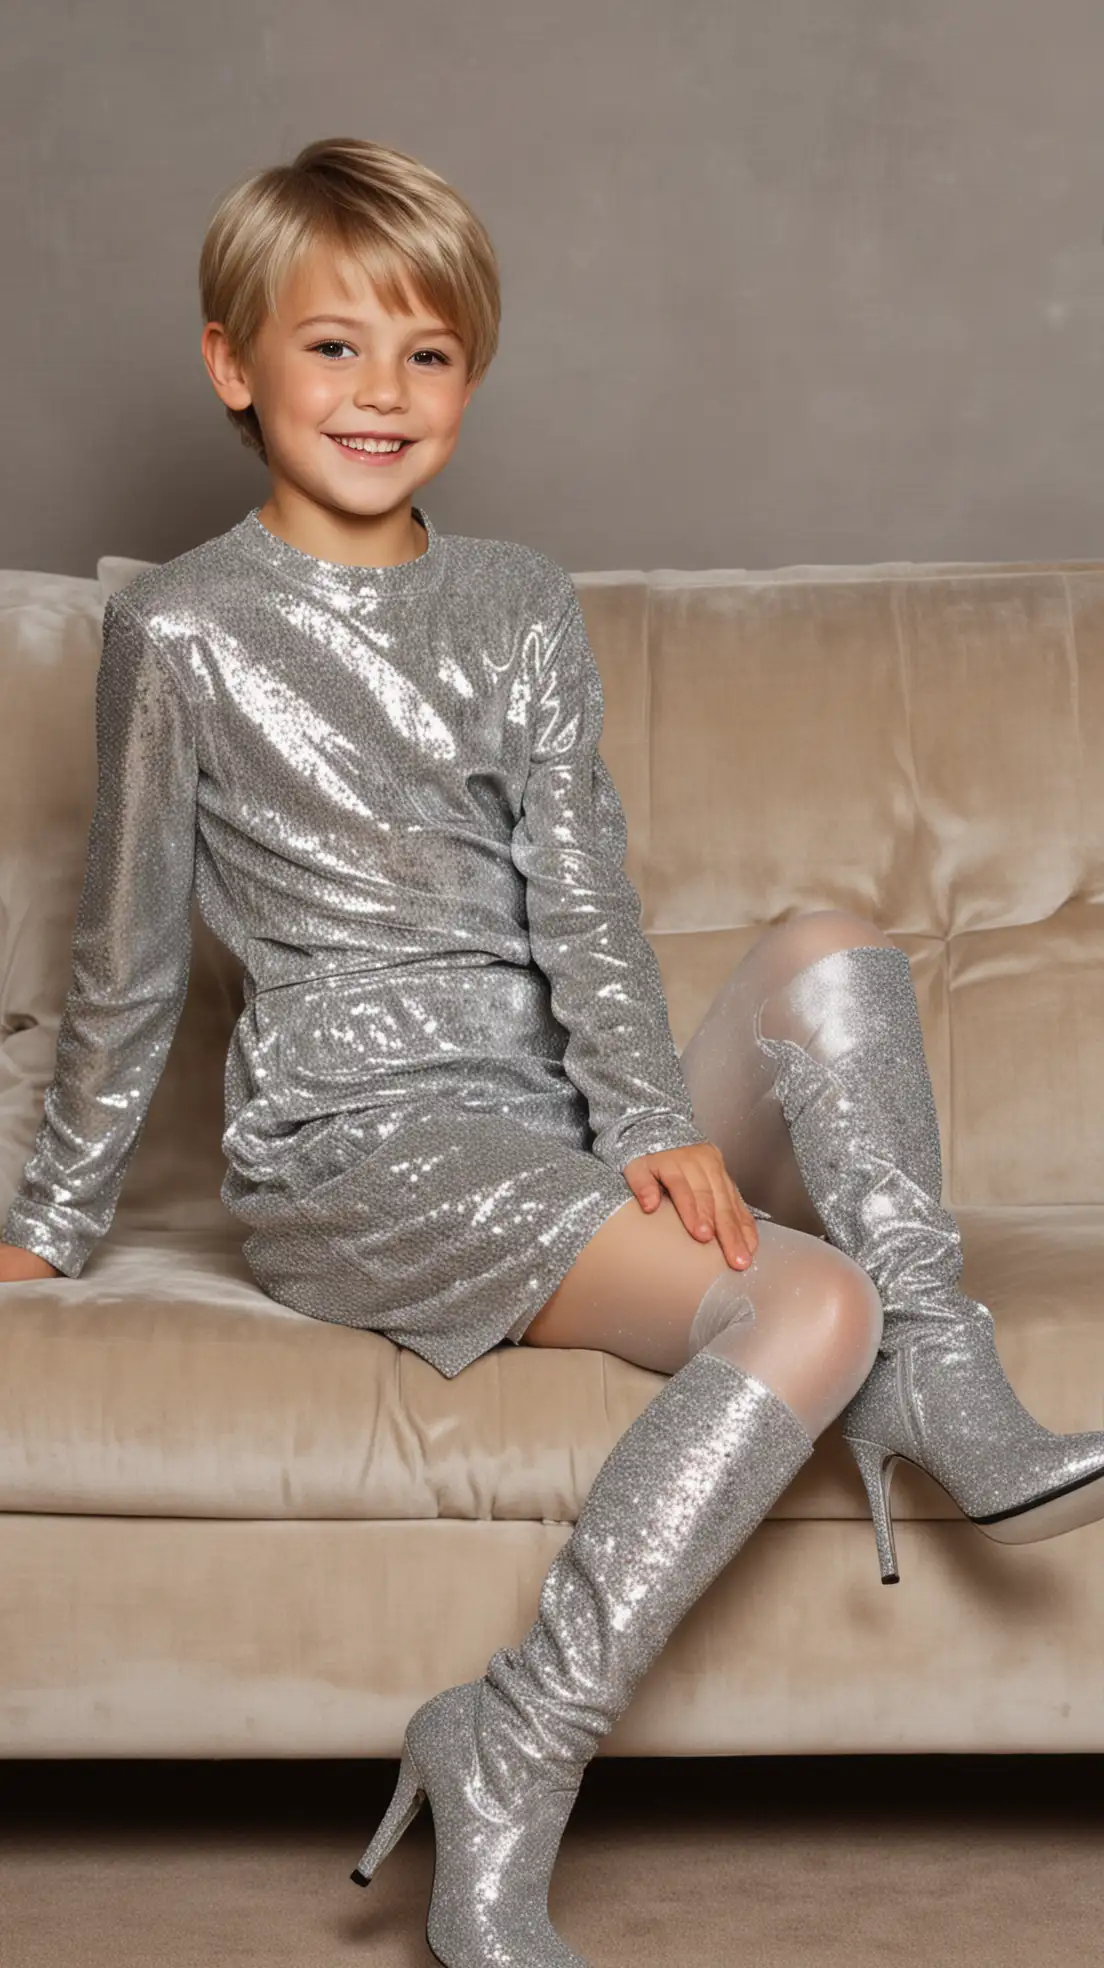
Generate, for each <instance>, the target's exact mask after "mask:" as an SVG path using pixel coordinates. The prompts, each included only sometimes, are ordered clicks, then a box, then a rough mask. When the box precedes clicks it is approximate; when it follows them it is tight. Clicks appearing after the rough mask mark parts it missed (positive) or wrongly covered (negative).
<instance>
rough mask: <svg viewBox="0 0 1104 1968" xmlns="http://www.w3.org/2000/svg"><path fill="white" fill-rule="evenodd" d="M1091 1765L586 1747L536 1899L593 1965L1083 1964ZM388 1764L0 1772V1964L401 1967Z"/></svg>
mask: <svg viewBox="0 0 1104 1968" xmlns="http://www.w3.org/2000/svg"><path fill="white" fill-rule="evenodd" d="M1102 1764H1104V1759H1101V1758H1097V1757H1093V1758H1090V1757H1084V1758H1075V1757H1070V1758H1064V1759H1063V1758H1059V1757H1054V1758H1051V1757H1038V1758H1029V1757H1012V1758H1002V1757H994V1758H972V1759H967V1758H957V1757H925V1758H921V1757H913V1758H907V1757H891V1758H848V1759H843V1758H841V1759H838V1760H833V1759H829V1758H811V1759H793V1760H790V1759H781V1758H780V1759H754V1760H747V1761H738V1760H730V1759H727V1758H726V1759H723V1760H722V1759H718V1760H710V1761H700V1762H691V1761H685V1762H683V1761H679V1762H674V1761H671V1762H666V1761H659V1760H657V1761H640V1762H637V1761H632V1760H628V1759H626V1760H623V1761H617V1760H614V1759H612V1758H610V1759H599V1761H598V1762H597V1763H595V1764H593V1765H592V1766H591V1768H590V1770H589V1771H588V1773H587V1777H586V1782H585V1784H584V1788H583V1792H582V1795H581V1797H580V1800H579V1803H578V1805H577V1807H576V1810H575V1813H574V1815H573V1817H572V1820H571V1823H570V1825H569V1828H568V1833H567V1837H566V1839H565V1841H564V1844H563V1847H562V1849H561V1854H560V1859H559V1863H558V1865H557V1868H556V1873H555V1878H554V1881H553V1887H552V1896H551V1906H552V1912H553V1915H554V1917H555V1918H556V1919H557V1921H558V1923H559V1925H560V1927H561V1930H562V1932H563V1934H564V1937H565V1939H567V1940H569V1941H570V1942H571V1943H572V1944H573V1945H574V1946H575V1947H577V1948H578V1949H579V1950H580V1951H581V1952H583V1953H585V1954H586V1955H587V1957H588V1958H589V1959H590V1960H591V1961H592V1962H593V1963H594V1968H629V1964H631V1965H632V1968H682V1964H686V1968H691V1965H692V1968H744V1964H746V1968H795V1965H796V1964H800V1968H805V1964H809V1968H814V1964H818V1963H823V1964H825V1968H874V1964H883V1963H893V1964H895V1968H960V1964H961V1968H1090V1964H1091V1968H1101V1963H1102V1962H1104V1884H1102V1879H1104V1839H1102V1833H1104V1804H1102V1799H1101V1777H1102V1775H1104V1769H1102ZM395 1767H396V1766H395V1765H393V1764H378V1763H368V1764H355V1763H290V1762H285V1763H247V1762H230V1763H186V1762H179V1763H176V1762H174V1763H141V1762H126V1763H111V1762H100V1763H75V1764H64V1763H10V1762H9V1763H6V1764H0V1838H2V1841H3V1845H2V1865H0V1963H2V1964H3V1968H236V1965H237V1964H244V1963H250V1964H252V1963H258V1964H264V1968H285V1964H287V1968H291V1965H292V1964H294V1968H331V1964H344V1963H350V1964H352V1963H355V1962H360V1961H370V1962H372V1963H373V1965H374V1968H375V1965H376V1964H378V1968H425V1964H430V1963H431V1961H432V1957H431V1956H430V1954H429V1950H428V1948H427V1947H426V1944H425V1933H424V1926H425V1907H426V1901H427V1898H428V1893H429V1887H430V1880H431V1875H432V1863H433V1861H432V1830H431V1823H430V1819H429V1814H428V1812H427V1811H423V1813H422V1815H421V1817H420V1818H419V1819H418V1820H417V1822H416V1824H415V1825H414V1826H413V1827H412V1829H411V1830H410V1831H409V1832H408V1833H407V1835H406V1837H405V1838H404V1839H403V1840H402V1842H401V1843H400V1845H399V1846H398V1847H397V1848H396V1850H395V1852H394V1853H393V1854H392V1855H391V1857H390V1858H389V1859H388V1860H387V1862H386V1864H385V1865H384V1866H383V1867H382V1868H381V1870H380V1872H379V1874H378V1876H377V1878H376V1880H375V1881H374V1882H373V1884H372V1885H371V1886H370V1887H368V1888H367V1889H366V1890H361V1889H358V1888H357V1887H356V1886H354V1885H353V1883H352V1881H351V1880H350V1879H349V1877H348V1875H349V1872H350V1871H351V1869H352V1867H353V1866H354V1865H355V1863H356V1861H357V1859H358V1858H359V1857H360V1854H361V1851H362V1850H363V1848H364V1845H365V1844H366V1843H367V1840H368V1837H369V1835H370V1833H371V1832H372V1830H373V1829H374V1826H375V1821H376V1819H377V1817H378V1816H379V1814H380V1812H381V1811H382V1809H383V1806H384V1804H385V1803H386V1799H387V1796H388V1794H389V1790H390V1784H391V1782H392V1781H393V1776H394V1770H395Z"/></svg>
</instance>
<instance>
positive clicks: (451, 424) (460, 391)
mask: <svg viewBox="0 0 1104 1968" xmlns="http://www.w3.org/2000/svg"><path fill="white" fill-rule="evenodd" d="M426 398H427V400H426V402H425V418H426V425H427V427H428V428H429V429H431V430H433V431H435V432H439V433H440V435H441V436H442V437H447V436H450V435H452V434H453V433H454V432H455V431H456V429H457V428H458V426H459V423H460V419H461V417H462V416H463V414H464V384H463V382H462V381H461V380H457V381H456V382H455V383H454V382H453V381H452V379H451V377H450V378H448V380H447V381H444V382H441V383H439V384H438V387H437V389H436V390H434V391H432V392H429V391H427V392H426Z"/></svg>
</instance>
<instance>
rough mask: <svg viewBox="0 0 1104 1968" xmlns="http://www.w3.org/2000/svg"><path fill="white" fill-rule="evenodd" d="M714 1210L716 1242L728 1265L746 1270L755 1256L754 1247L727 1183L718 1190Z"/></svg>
mask: <svg viewBox="0 0 1104 1968" xmlns="http://www.w3.org/2000/svg"><path fill="white" fill-rule="evenodd" d="M716 1210H717V1219H716V1220H717V1242H718V1243H719V1244H720V1247H721V1249H722V1250H723V1252H724V1254H725V1257H726V1258H727V1260H728V1262H729V1264H735V1265H736V1266H737V1267H738V1268H739V1269H740V1270H746V1268H747V1266H748V1265H749V1264H750V1263H751V1260H752V1258H753V1257H754V1256H755V1245H754V1243H753V1242H752V1240H751V1238H750V1237H749V1236H748V1235H747V1231H746V1228H745V1225H744V1222H743V1220H742V1216H741V1212H740V1211H739V1209H738V1208H737V1207H736V1203H735V1202H734V1201H733V1199H732V1197H731V1196H730V1194H729V1189H728V1185H727V1183H726V1184H725V1185H723V1186H722V1187H720V1188H718V1191H717V1198H716Z"/></svg>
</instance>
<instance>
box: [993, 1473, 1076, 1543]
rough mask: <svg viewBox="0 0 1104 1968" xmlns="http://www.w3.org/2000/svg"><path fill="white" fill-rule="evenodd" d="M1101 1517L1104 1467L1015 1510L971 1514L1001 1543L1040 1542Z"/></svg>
mask: <svg viewBox="0 0 1104 1968" xmlns="http://www.w3.org/2000/svg"><path fill="white" fill-rule="evenodd" d="M1101 1517H1104V1470H1096V1471H1095V1472H1094V1474H1093V1475H1091V1476H1084V1477H1082V1478H1081V1480H1080V1481H1079V1482H1077V1483H1072V1484H1071V1485H1070V1487H1069V1488H1068V1489H1066V1490H1059V1492H1058V1493H1057V1495H1056V1496H1048V1497H1042V1498H1041V1499H1040V1500H1039V1502H1037V1503H1024V1504H1020V1506H1019V1507H1018V1509H1016V1510H1007V1511H1002V1512H1000V1513H999V1514H996V1515H994V1516H992V1517H971V1519H970V1522H971V1524H976V1525H977V1527H978V1530H979V1531H984V1533H985V1535H986V1537H989V1538H993V1539H995V1541H996V1543H998V1544H1041V1543H1042V1542H1043V1540H1044V1539H1045V1538H1052V1537H1060V1536H1061V1535H1062V1532H1063V1531H1076V1530H1080V1529H1081V1527H1082V1526H1083V1525H1085V1524H1094V1523H1096V1522H1097V1520H1098V1519H1099V1518H1101Z"/></svg>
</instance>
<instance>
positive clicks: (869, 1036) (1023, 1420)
mask: <svg viewBox="0 0 1104 1968" xmlns="http://www.w3.org/2000/svg"><path fill="white" fill-rule="evenodd" d="M762 1015H765V1016H766V1018H767V1021H768V1022H769V1023H770V1024H772V1025H775V1026H777V1025H779V1024H783V1025H792V1026H793V1028H794V1030H795V1032H798V1033H800V1035H801V1036H800V1043H799V1042H798V1041H797V1040H796V1039H793V1038H781V1037H777V1036H773V1037H771V1036H767V1035H766V1034H765V1033H764V1032H763V1031H762V1029H761V1026H760V1028H758V1029H757V1032H756V1037H757V1039H758V1042H759V1044H760V1045H761V1046H762V1047H763V1048H764V1049H765V1050H766V1051H767V1052H768V1053H769V1054H771V1055H772V1057H773V1058H774V1060H775V1062H776V1065H777V1072H778V1077H777V1079H776V1081H775V1091H776V1093H777V1096H778V1099H779V1101H780V1102H781V1106H782V1111H783V1113H784V1115H785V1117H786V1122H787V1125H788V1127H789V1131H790V1136H791V1139H792V1141H793V1147H794V1153H795V1155H796V1158H797V1162H798V1166H799V1168H800V1170H801V1174H802V1178H803V1180H804V1183H805V1187H806V1189H807V1190H808V1192H809V1195H810V1197H811V1199H812V1201H813V1204H814V1206H815V1208H816V1210H817V1211H818V1213H819V1215H820V1219H821V1221H822V1223H823V1224H824V1227H825V1229H826V1230H827V1232H828V1235H829V1237H830V1238H831V1240H832V1242H833V1243H834V1244H838V1245H839V1247H840V1249H841V1250H845V1251H846V1252H847V1253H848V1255H849V1256H851V1257H853V1258H855V1259H856V1261H857V1262H858V1263H859V1264H861V1265H862V1267H863V1269H864V1270H865V1271H866V1272H868V1274H869V1275H870V1277H871V1278H872V1279H873V1280H874V1283H875V1284H876V1285H877V1287H878V1290H879V1292H880V1294H881V1298H882V1307H883V1312H884V1317H885V1330H884V1334H883V1339H882V1344H881V1347H880V1349H879V1357H878V1359H877V1360H876V1362H875V1364H874V1368H873V1370H872V1372H871V1373H870V1375H869V1377H868V1378H867V1380H866V1381H865V1382H864V1384H863V1386H862V1387H861V1388H860V1390H859V1392H858V1394H856V1396H855V1397H854V1399H853V1400H852V1401H851V1402H850V1403H849V1405H848V1406H847V1407H846V1408H845V1409H844V1411H843V1413H842V1415H841V1416H840V1426H841V1428H842V1430H843V1433H844V1436H845V1438H846V1440H847V1443H848V1446H849V1448H850V1450H851V1452H852V1454H853V1456H854V1458H855V1461H856V1462H857V1464H858V1466H859V1471H860V1473H861V1475H862V1478H863V1482H864V1484H865V1486H866V1492H867V1495H868V1497H869V1499H870V1508H871V1515H872V1517H873V1520H874V1531H875V1536H876V1538H877V1544H878V1559H879V1563H880V1565H881V1572H882V1579H883V1581H884V1582H885V1584H887V1585H893V1584H895V1583H896V1582H897V1580H898V1578H899V1576H900V1575H899V1572H898V1569H897V1556H896V1550H895V1545H894V1537H893V1521H892V1517H891V1514H890V1500H889V1499H890V1486H891V1483H892V1479H893V1471H894V1469H895V1467H896V1465H897V1462H898V1461H899V1460H900V1461H906V1462H913V1463H916V1464H917V1465H918V1466H919V1467H920V1468H921V1469H924V1470H926V1471H927V1472H928V1474H929V1475H930V1476H933V1477H934V1478H935V1480H936V1481H937V1482H938V1483H940V1484H941V1485H942V1487H943V1488H944V1490H946V1491H947V1493H948V1495H949V1496H951V1497H952V1498H953V1499H954V1501H955V1503H957V1505H958V1507H959V1509H960V1510H962V1511H963V1512H964V1514H965V1515H966V1516H967V1517H968V1518H969V1519H970V1520H971V1522H972V1523H974V1524H976V1525H977V1526H978V1528H979V1530H982V1531H984V1532H985V1533H986V1535H987V1536H989V1537H991V1538H996V1539H998V1540H999V1541H1000V1542H1001V1543H1005V1544H1028V1543H1031V1542H1033V1541H1034V1540H1036V1539H1040V1538H1048V1537H1055V1536H1057V1535H1058V1533H1059V1532H1061V1531H1067V1530H1073V1529H1075V1528H1076V1527H1077V1526H1078V1525H1081V1524H1089V1523H1093V1522H1095V1521H1096V1519H1097V1518H1100V1517H1104V1433H1101V1432H1098V1431H1094V1432H1091V1433H1089V1432H1087V1433H1084V1434H1073V1435H1060V1434H1055V1433H1053V1432H1052V1431H1051V1430H1050V1429H1049V1428H1044V1427H1043V1426H1042V1425H1041V1423H1039V1422H1037V1421H1036V1420H1035V1419H1034V1417H1033V1416H1032V1415H1030V1414H1029V1413H1028V1411H1027V1409H1026V1408H1024V1407H1023V1406H1022V1405H1021V1403H1020V1401H1019V1400H1018V1399H1017V1397H1016V1395H1015V1394H1014V1393H1013V1391H1012V1388H1011V1387H1010V1386H1009V1384H1008V1381H1007V1380H1006V1379H1005V1375H1004V1369H1003V1368H1002V1366H1001V1363H1000V1359H999V1356H998V1354H997V1349H996V1344H995V1341H994V1333H993V1319H992V1314H991V1313H990V1311H989V1309H988V1307H987V1306H985V1305H982V1304H981V1303H980V1302H979V1301H978V1300H977V1299H974V1298H968V1297H967V1296H966V1295H965V1294H964V1293H963V1292H961V1291H960V1290H959V1289H958V1282H957V1281H958V1278H959V1276H960V1273H961V1270H962V1241H961V1236H960V1233H959V1229H958V1225H957V1223H956V1222H955V1219H954V1217H953V1216H952V1214H951V1213H950V1211H949V1210H946V1209H944V1208H943V1207H942V1205H941V1202H940V1196H941V1191H942V1160H941V1156H940V1145H939V1125H938V1118H937V1115H936V1108H935V1100H934V1097H933V1095H932V1089H931V1082H930V1080H929V1077H928V1068H927V1060H926V1057H925V1053H924V1042H923V1035H922V1031H921V1026H920V1016H919V1012H918V1009H917V1004H916V996H915V992H914V990H913V985H912V975H911V971H910V969H909V962H908V958H907V956H906V955H905V953H904V951H903V950H899V949H897V948H895V947H894V946H891V945H888V944H860V945H858V946H857V947H855V948H851V949H843V950H835V951H832V952H831V953H830V954H829V955H828V956H825V957H821V958H819V959H818V960H817V961H816V962H814V963H811V964H809V965H807V966H806V967H805V969H803V970H801V971H799V972H798V973H797V975H796V976H795V977H793V978H792V979H791V980H790V982H789V983H788V984H787V985H785V986H783V988H782V989H781V990H780V991H777V992H774V993H772V995H771V997H770V999H769V1000H768V1004H767V1007H766V1010H765V1014H762ZM762 1015H761V1016H762Z"/></svg>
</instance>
